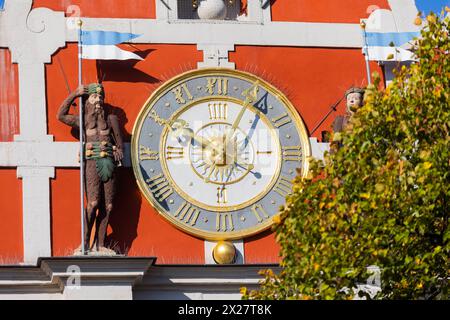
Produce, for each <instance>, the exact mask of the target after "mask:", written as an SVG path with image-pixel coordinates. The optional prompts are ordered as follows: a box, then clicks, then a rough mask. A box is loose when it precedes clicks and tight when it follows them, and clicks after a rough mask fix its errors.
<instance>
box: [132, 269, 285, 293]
mask: <svg viewBox="0 0 450 320" xmlns="http://www.w3.org/2000/svg"><path fill="white" fill-rule="evenodd" d="M268 268H270V269H272V270H273V271H274V272H276V273H278V272H279V271H280V268H279V267H278V265H251V266H249V265H246V266H243V265H231V266H220V265H210V266H155V267H153V268H151V269H150V272H148V273H147V274H146V275H145V276H144V278H143V280H142V282H140V283H139V284H138V285H136V286H135V287H134V288H133V297H134V299H135V300H212V299H214V300H240V299H241V294H240V288H241V287H247V288H248V289H249V290H254V289H257V288H258V287H259V281H260V280H262V276H261V275H259V274H258V272H259V271H260V270H261V269H268Z"/></svg>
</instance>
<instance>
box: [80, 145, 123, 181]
mask: <svg viewBox="0 0 450 320" xmlns="http://www.w3.org/2000/svg"><path fill="white" fill-rule="evenodd" d="M114 148H115V146H113V145H112V144H111V143H110V142H107V141H100V142H88V143H86V147H85V159H86V160H95V163H96V168H97V174H98V176H99V177H100V178H101V179H102V181H103V182H106V181H108V180H109V179H110V178H111V177H112V175H113V172H114V168H115V167H116V165H115V163H114V155H113V150H114Z"/></svg>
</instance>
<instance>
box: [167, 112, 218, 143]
mask: <svg viewBox="0 0 450 320" xmlns="http://www.w3.org/2000/svg"><path fill="white" fill-rule="evenodd" d="M169 128H170V129H171V130H172V135H173V136H174V137H175V138H177V139H179V138H180V137H183V136H187V137H188V138H189V139H190V140H194V141H197V142H198V143H199V144H200V146H201V147H202V149H205V148H208V147H210V146H211V141H210V140H209V139H207V138H205V137H202V136H198V135H197V134H195V132H194V130H192V129H191V128H188V127H187V126H186V121H184V120H183V119H177V120H175V121H173V122H172V123H171V125H170V126H169ZM213 149H214V150H216V149H215V148H213Z"/></svg>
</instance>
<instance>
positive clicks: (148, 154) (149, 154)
mask: <svg viewBox="0 0 450 320" xmlns="http://www.w3.org/2000/svg"><path fill="white" fill-rule="evenodd" d="M158 155H159V153H158V151H153V150H152V149H150V148H148V147H146V146H143V145H140V146H139V160H140V161H142V160H158V159H159V156H158Z"/></svg>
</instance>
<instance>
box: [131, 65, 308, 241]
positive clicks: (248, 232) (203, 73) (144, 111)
mask: <svg viewBox="0 0 450 320" xmlns="http://www.w3.org/2000/svg"><path fill="white" fill-rule="evenodd" d="M208 76H210V77H218V76H220V77H227V76H229V77H234V78H237V79H241V80H243V81H247V82H249V83H255V82H258V85H259V86H261V87H263V88H264V89H265V90H266V91H267V92H269V93H270V94H271V95H273V96H274V97H275V98H277V99H278V100H279V101H280V102H281V103H282V104H283V105H284V107H285V109H286V111H287V112H288V115H289V117H290V119H292V122H293V124H294V125H295V127H296V131H297V132H298V134H299V138H300V142H301V145H302V155H303V160H302V167H301V176H302V177H306V176H307V174H308V170H309V159H310V157H311V146H310V143H309V137H308V134H307V130H306V127H305V125H304V122H303V120H302V119H301V117H300V115H299V113H298V111H297V109H296V108H295V107H294V106H293V105H292V103H291V102H290V101H289V100H288V98H287V97H286V96H285V95H284V94H283V93H282V92H280V91H279V90H278V89H277V88H275V87H274V86H273V85H272V84H270V83H268V82H267V81H266V80H264V79H262V78H260V77H258V76H256V75H254V74H251V73H248V72H245V71H240V70H239V71H238V70H233V69H226V68H204V69H196V70H191V71H187V72H185V73H182V74H180V75H177V76H175V77H173V78H172V79H170V80H168V81H166V82H165V83H164V84H163V85H162V86H161V87H159V88H158V89H156V90H155V91H154V92H153V93H152V94H151V95H150V97H149V98H148V99H147V100H146V102H145V103H144V105H143V107H142V108H141V110H140V111H139V113H138V115H137V117H136V121H135V123H134V126H133V131H132V138H131V162H132V167H133V171H134V174H135V178H136V183H137V185H138V187H139V190H140V191H141V193H142V194H143V195H144V196H145V198H146V199H147V201H149V203H150V204H151V205H152V206H153V207H154V208H155V209H156V211H157V212H158V214H160V215H161V216H162V217H163V218H164V219H165V220H167V221H169V222H170V223H171V224H172V225H173V226H175V227H176V228H177V229H179V230H181V231H183V232H185V233H187V234H190V235H192V236H195V237H200V238H202V239H205V240H213V241H219V240H237V239H243V238H246V237H250V236H253V235H255V234H258V233H261V232H263V231H265V230H267V229H269V228H270V227H271V226H272V225H273V221H272V218H270V219H267V220H266V221H264V222H263V223H261V224H257V225H254V226H253V227H250V228H247V229H243V230H240V231H231V232H208V231H203V230H195V231H194V230H192V228H189V227H187V226H186V224H184V223H183V222H181V221H179V220H178V219H175V218H174V217H172V216H171V215H170V213H169V212H166V210H165V209H164V208H163V207H162V205H161V204H160V203H159V202H158V201H157V200H156V199H154V197H153V195H152V194H151V192H150V191H149V189H148V187H147V184H146V182H145V180H144V178H143V176H142V172H141V170H140V168H139V156H138V151H139V144H138V142H139V141H138V140H139V135H138V133H140V131H141V129H142V125H143V122H144V120H145V119H146V117H147V115H148V114H149V113H150V112H151V111H152V109H153V107H154V105H155V103H156V102H157V101H159V99H161V98H162V97H163V96H165V95H166V94H167V93H168V92H169V91H170V90H171V89H172V87H173V86H174V85H175V84H177V83H182V82H185V81H187V80H189V79H194V78H198V77H208ZM213 97H215V98H217V96H211V98H213ZM203 98H205V97H203ZM220 98H223V99H224V100H225V99H227V98H231V97H227V96H221V97H220ZM194 101H195V100H194ZM189 104H191V103H189ZM187 105H188V104H186V105H185V106H183V107H181V108H180V110H181V109H183V110H184V109H185V107H186V106H187ZM178 113H179V110H176V111H174V112H173V113H172V115H171V116H170V118H169V119H170V120H172V117H173V115H175V114H178ZM169 119H167V120H169ZM274 130H276V129H274ZM164 132H167V131H166V130H165V128H164V129H163V130H162V134H161V136H160V137H158V138H159V139H160V142H159V143H161V139H163V133H164ZM279 140H280V139H278V143H279V144H280V142H279ZM279 157H281V148H280V154H279ZM160 163H161V168H163V166H165V162H164V161H160ZM280 163H281V162H280ZM277 172H278V174H280V172H279V170H278V168H277ZM277 178H278V177H277ZM168 179H170V180H172V178H171V176H170V175H169V177H168ZM273 180H274V181H276V179H273ZM273 180H272V181H271V183H270V184H269V186H270V188H268V189H267V190H265V191H264V195H267V193H268V192H269V191H270V190H271V188H273V186H274V184H273V183H272V182H273ZM172 186H173V187H174V188H175V189H176V188H177V186H176V184H173V183H172ZM183 194H185V192H183ZM180 196H181V195H180ZM262 198H264V196H263V197H262ZM185 200H186V201H190V200H189V199H185ZM249 205H251V203H250V204H249ZM228 211H229V210H227V212H228ZM217 212H218V213H220V211H217ZM272 217H273V216H272Z"/></svg>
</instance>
